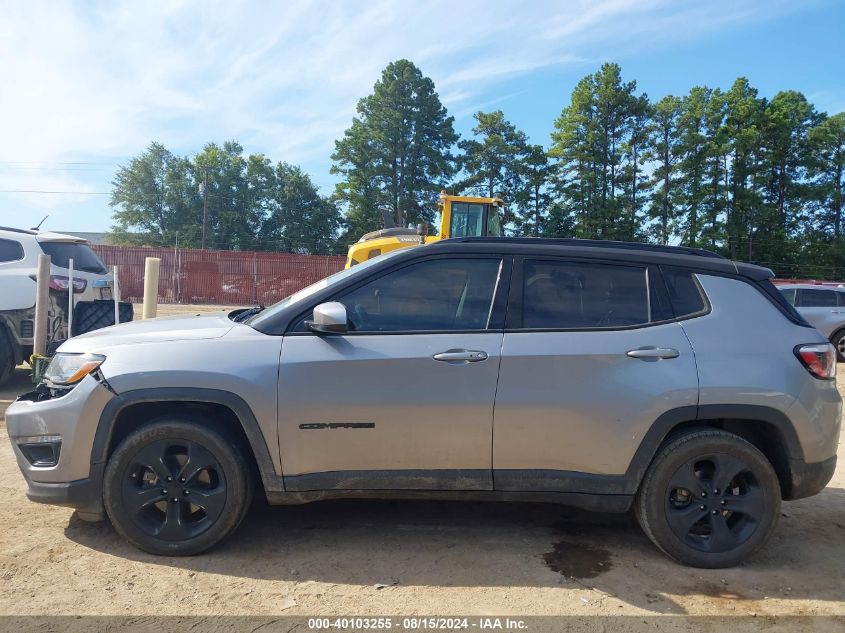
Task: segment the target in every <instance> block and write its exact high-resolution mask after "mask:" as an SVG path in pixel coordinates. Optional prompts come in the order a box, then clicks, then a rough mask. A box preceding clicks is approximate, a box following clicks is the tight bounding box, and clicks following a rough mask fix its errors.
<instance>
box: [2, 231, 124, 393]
mask: <svg viewBox="0 0 845 633" xmlns="http://www.w3.org/2000/svg"><path fill="white" fill-rule="evenodd" d="M41 253H45V254H47V255H49V256H50V259H51V264H52V266H51V268H50V309H49V317H48V329H47V332H48V333H47V339H48V341H54V340H61V339H65V338H67V314H66V313H67V308H68V288H69V286H70V281H69V276H68V272H69V271H68V265H69V260H70V259H73V266H74V273H73V291H74V297H75V301H91V300H93V299H110V298H111V275H109V274H108V271H107V269H106V266H105V264H103V262H102V261H101V260H100V258H99V257H97V254H96V253H95V252H94V251H93V250H91V247H90V245H89V244H88V242H87V241H86V240H84V239H82V238H79V237H74V236H73V235H63V234H61V233H49V232H37V231H28V230H25V229H11V228H7V227H0V288H2V292H0V385H2V384H3V383H5V382H6V381H7V380H8V378H9V376H10V375H11V373H12V369H13V368H14V367H15V365H17V364H19V363H20V362H22V361H23V360H24V359H25V358H28V357H29V355H30V354H31V353H32V336H33V330H34V324H35V274H36V270H37V268H38V256H39V255H40V254H41Z"/></svg>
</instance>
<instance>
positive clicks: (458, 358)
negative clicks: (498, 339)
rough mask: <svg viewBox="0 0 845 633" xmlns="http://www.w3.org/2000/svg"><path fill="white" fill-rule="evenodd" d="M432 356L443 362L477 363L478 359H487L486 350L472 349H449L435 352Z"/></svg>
mask: <svg viewBox="0 0 845 633" xmlns="http://www.w3.org/2000/svg"><path fill="white" fill-rule="evenodd" d="M432 358H433V359H434V360H439V361H441V362H444V363H454V364H460V365H463V364H464V363H477V362H478V361H482V360H487V352H482V351H479V350H473V349H450V350H446V351H445V352H440V353H439V354H435V355H434V356H432Z"/></svg>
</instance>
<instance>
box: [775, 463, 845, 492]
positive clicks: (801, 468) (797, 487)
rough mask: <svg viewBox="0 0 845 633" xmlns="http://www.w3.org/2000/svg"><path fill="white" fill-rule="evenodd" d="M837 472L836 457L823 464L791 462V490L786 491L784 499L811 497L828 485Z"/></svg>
mask: <svg viewBox="0 0 845 633" xmlns="http://www.w3.org/2000/svg"><path fill="white" fill-rule="evenodd" d="M835 470H836V455H834V456H833V457H831V458H829V459H826V460H824V461H822V462H816V463H812V464H808V463H807V462H805V461H804V460H803V459H791V460H789V476H790V482H791V484H790V486H789V490H785V491H784V495H783V498H784V499H788V500H791V499H803V498H804V497H810V496H812V495H814V494H816V493H818V492H821V490H822V489H823V488H824V487H825V486H826V485H827V484H828V482H829V481H830V480H831V478H832V477H833V471H835Z"/></svg>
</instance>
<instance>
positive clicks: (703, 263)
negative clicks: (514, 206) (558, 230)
mask: <svg viewBox="0 0 845 633" xmlns="http://www.w3.org/2000/svg"><path fill="white" fill-rule="evenodd" d="M424 249H425V251H426V252H432V251H434V250H436V251H440V252H442V251H444V250H445V251H451V252H456V251H464V252H467V251H468V252H488V253H489V252H497V253H513V254H517V253H520V254H526V255H535V256H542V255H562V254H566V255H569V256H572V257H580V258H585V259H604V260H616V261H629V262H637V263H644V264H649V263H650V264H662V265H666V266H676V267H681V268H688V269H693V270H697V271H701V272H713V273H723V274H730V275H741V276H743V277H748V278H750V279H753V280H755V281H760V280H763V279H770V278H772V277H774V273H773V272H772V271H771V270H769V269H768V268H764V267H762V266H757V265H755V264H747V263H745V262H735V261H733V260H730V259H727V258H725V257H722V256H721V255H719V254H718V253H713V252H711V251H706V250H703V249H700V248H690V247H686V246H662V245H659V244H640V243H637V242H616V241H612V240H579V239H551V238H535V237H464V238H453V239H448V240H441V241H439V242H434V243H433V244H429V245H427V246H425V247H424ZM408 250H409V251H416V250H417V249H408Z"/></svg>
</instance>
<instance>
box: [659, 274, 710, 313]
mask: <svg viewBox="0 0 845 633" xmlns="http://www.w3.org/2000/svg"><path fill="white" fill-rule="evenodd" d="M663 279H664V280H665V281H666V289H667V290H668V291H669V301H671V302H672V310H673V311H674V312H675V318H678V319H682V318H684V317H688V316H690V315H692V314H697V313H699V312H703V311H704V310H705V309H706V308H707V304H706V303H705V301H704V293H703V291H702V290H701V286H699V285H698V281H697V280H696V278H695V275H693V274H692V273H691V272H688V271H685V270H673V269H671V268H669V269H667V268H664V269H663Z"/></svg>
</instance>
